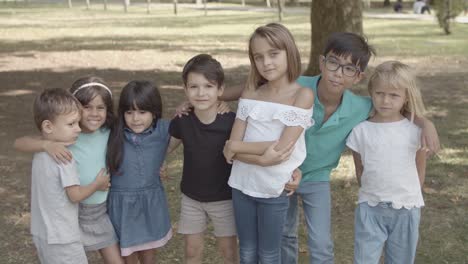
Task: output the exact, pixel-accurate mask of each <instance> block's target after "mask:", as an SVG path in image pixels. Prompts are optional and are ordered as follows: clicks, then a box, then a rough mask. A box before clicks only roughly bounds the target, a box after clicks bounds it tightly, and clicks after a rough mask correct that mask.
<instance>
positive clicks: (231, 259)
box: [218, 236, 239, 264]
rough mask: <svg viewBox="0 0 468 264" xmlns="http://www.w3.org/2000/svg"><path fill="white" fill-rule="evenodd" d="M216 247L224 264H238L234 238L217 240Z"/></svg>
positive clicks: (235, 239)
mask: <svg viewBox="0 0 468 264" xmlns="http://www.w3.org/2000/svg"><path fill="white" fill-rule="evenodd" d="M218 247H219V251H220V252H221V255H222V256H223V259H224V263H225V264H234V263H239V260H238V259H239V257H238V249H237V237H236V236H233V237H222V238H218Z"/></svg>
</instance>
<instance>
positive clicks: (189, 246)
mask: <svg viewBox="0 0 468 264" xmlns="http://www.w3.org/2000/svg"><path fill="white" fill-rule="evenodd" d="M203 247H204V246H203V243H193V242H191V241H186V242H185V260H186V263H190V264H191V263H201V260H202V255H203Z"/></svg>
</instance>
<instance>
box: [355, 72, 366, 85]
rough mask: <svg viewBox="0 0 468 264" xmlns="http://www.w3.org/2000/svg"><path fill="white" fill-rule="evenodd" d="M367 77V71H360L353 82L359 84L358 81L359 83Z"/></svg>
mask: <svg viewBox="0 0 468 264" xmlns="http://www.w3.org/2000/svg"><path fill="white" fill-rule="evenodd" d="M365 78H366V73H365V72H359V73H358V74H357V76H356V78H355V79H354V82H353V84H357V83H359V82H360V81H361V80H363V79H365Z"/></svg>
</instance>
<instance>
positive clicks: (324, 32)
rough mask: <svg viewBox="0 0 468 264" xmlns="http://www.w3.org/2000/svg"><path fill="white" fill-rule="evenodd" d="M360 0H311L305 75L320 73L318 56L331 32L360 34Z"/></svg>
mask: <svg viewBox="0 0 468 264" xmlns="http://www.w3.org/2000/svg"><path fill="white" fill-rule="evenodd" d="M361 5H362V0H312V3H311V10H310V24H311V31H312V32H311V49H310V57H309V66H308V67H307V70H306V71H305V73H304V74H305V75H316V74H319V73H320V69H319V65H318V58H319V55H322V52H323V50H324V48H325V44H326V43H325V42H326V40H327V38H328V36H329V35H330V34H331V33H333V32H354V33H358V34H362V6H361Z"/></svg>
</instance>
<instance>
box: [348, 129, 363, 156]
mask: <svg viewBox="0 0 468 264" xmlns="http://www.w3.org/2000/svg"><path fill="white" fill-rule="evenodd" d="M346 146H348V148H350V149H352V150H353V151H355V152H357V153H359V154H361V149H360V142H359V131H358V129H357V128H354V129H353V130H352V131H351V133H350V134H349V136H348V138H347V139H346Z"/></svg>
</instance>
